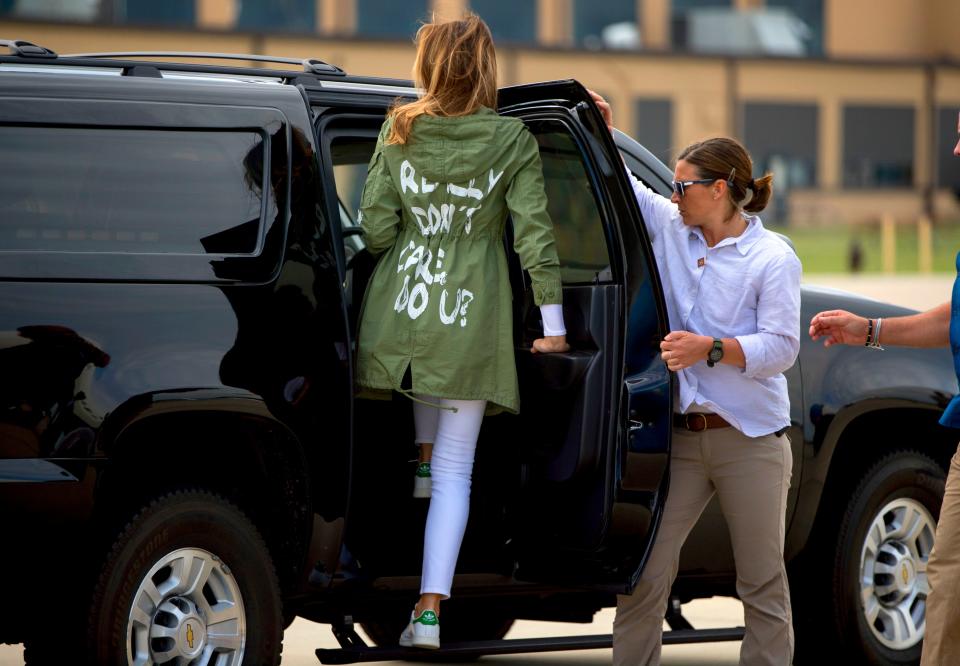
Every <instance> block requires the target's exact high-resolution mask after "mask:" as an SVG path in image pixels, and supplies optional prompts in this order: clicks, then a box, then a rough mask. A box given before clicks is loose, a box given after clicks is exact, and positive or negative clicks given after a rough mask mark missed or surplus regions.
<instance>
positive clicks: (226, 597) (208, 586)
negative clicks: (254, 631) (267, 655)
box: [127, 548, 246, 666]
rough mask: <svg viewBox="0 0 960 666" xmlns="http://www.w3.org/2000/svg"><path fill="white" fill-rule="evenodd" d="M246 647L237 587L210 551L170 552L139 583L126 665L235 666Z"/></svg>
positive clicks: (226, 570) (129, 626)
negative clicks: (187, 665) (184, 665)
mask: <svg viewBox="0 0 960 666" xmlns="http://www.w3.org/2000/svg"><path fill="white" fill-rule="evenodd" d="M245 645H246V620H245V616H244V612H243V599H242V598H241V596H240V588H239V586H238V585H237V581H236V579H235V578H234V577H233V574H232V573H231V572H230V569H229V567H227V566H226V565H225V564H223V563H222V562H221V561H220V560H219V559H218V558H217V556H215V555H213V554H212V553H209V552H207V551H205V550H201V549H198V548H184V549H181V550H176V551H173V552H172V553H169V554H168V555H166V556H164V557H163V558H161V559H160V561H158V562H157V563H156V564H155V565H154V566H153V568H152V569H150V572H149V573H148V574H147V575H146V576H145V577H144V579H143V581H142V582H141V583H140V587H139V588H138V589H137V593H136V594H135V595H134V597H133V605H132V607H131V609H130V616H129V618H128V621H127V663H129V664H131V665H133V666H152V665H154V664H167V663H169V664H176V665H177V666H180V665H181V664H196V665H198V666H202V665H207V664H214V663H215V664H217V666H239V665H240V664H241V662H242V661H243V651H244V646H245Z"/></svg>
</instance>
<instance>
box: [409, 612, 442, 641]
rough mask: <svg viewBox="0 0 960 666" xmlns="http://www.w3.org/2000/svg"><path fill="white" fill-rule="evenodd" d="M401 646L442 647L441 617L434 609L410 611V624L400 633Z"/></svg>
mask: <svg viewBox="0 0 960 666" xmlns="http://www.w3.org/2000/svg"><path fill="white" fill-rule="evenodd" d="M400 645H401V647H415V648H423V649H425V650H436V649H437V648H439V647H440V619H439V618H438V617H437V614H436V613H434V612H433V611H432V610H425V611H422V612H421V613H420V615H417V611H415V610H414V611H413V612H412V613H410V624H408V625H407V628H406V629H404V630H403V633H402V634H400Z"/></svg>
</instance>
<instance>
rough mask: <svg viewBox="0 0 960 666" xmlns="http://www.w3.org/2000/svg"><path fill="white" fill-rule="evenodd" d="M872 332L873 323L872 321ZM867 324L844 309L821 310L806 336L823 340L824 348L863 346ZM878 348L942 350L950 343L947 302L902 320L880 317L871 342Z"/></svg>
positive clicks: (812, 320)
mask: <svg viewBox="0 0 960 666" xmlns="http://www.w3.org/2000/svg"><path fill="white" fill-rule="evenodd" d="M873 323H874V331H876V325H877V320H876V319H874V322H873ZM868 328H869V321H868V318H867V317H861V316H859V315H855V314H853V313H852V312H847V311H846V310H825V311H823V312H818V313H817V314H815V315H814V316H813V319H811V320H810V337H811V338H813V339H814V340H819V339H820V338H823V339H824V342H823V344H824V346H825V347H829V346H830V345H836V344H843V345H864V344H866V342H867V330H868ZM875 342H876V343H877V344H880V345H899V346H902V347H946V346H948V345H949V344H950V302H949V301H948V302H946V303H943V304H942V305H938V306H937V307H935V308H931V309H929V310H927V311H926V312H921V313H919V314H915V315H908V316H906V317H883V322H882V323H881V324H880V336H879V339H878V340H875Z"/></svg>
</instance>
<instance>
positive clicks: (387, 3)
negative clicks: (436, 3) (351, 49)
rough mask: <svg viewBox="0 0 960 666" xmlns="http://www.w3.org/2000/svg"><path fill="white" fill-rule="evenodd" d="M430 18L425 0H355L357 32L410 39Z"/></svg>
mask: <svg viewBox="0 0 960 666" xmlns="http://www.w3.org/2000/svg"><path fill="white" fill-rule="evenodd" d="M429 18H430V7H429V4H428V2H427V0H404V2H397V1H396V0H357V34H359V35H361V36H364V37H398V38H404V39H412V38H413V36H414V35H415V34H417V30H418V29H419V28H420V25H421V21H425V20H427V19H429Z"/></svg>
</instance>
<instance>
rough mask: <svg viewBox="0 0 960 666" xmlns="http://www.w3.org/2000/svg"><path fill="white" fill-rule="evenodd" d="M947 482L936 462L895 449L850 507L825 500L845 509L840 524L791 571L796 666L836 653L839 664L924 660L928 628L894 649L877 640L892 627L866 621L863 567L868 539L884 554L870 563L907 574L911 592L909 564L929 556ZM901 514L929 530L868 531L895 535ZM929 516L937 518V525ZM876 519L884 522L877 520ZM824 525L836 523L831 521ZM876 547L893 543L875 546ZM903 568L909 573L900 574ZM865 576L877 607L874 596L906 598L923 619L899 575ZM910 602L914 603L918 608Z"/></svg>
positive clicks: (887, 600) (870, 571) (870, 569)
mask: <svg viewBox="0 0 960 666" xmlns="http://www.w3.org/2000/svg"><path fill="white" fill-rule="evenodd" d="M945 480H946V475H945V473H944V471H943V469H942V468H941V467H940V466H939V465H938V464H937V463H936V462H934V460H933V459H931V458H929V457H928V456H926V455H924V454H922V453H919V452H916V451H897V452H895V453H891V454H889V455H887V456H885V457H883V458H881V459H880V460H879V461H877V462H876V463H875V464H874V465H873V466H871V467H870V469H869V470H868V471H867V472H866V473H865V474H864V475H863V476H862V477H861V480H860V483H859V484H858V485H857V487H856V489H855V490H854V491H853V492H852V493H849V494H847V496H846V498H845V499H846V503H845V505H836V504H834V505H833V506H831V505H830V503H821V507H820V511H831V510H833V509H834V507H836V508H838V509H839V508H840V506H844V512H843V514H842V518H841V519H840V520H839V521H832V522H833V527H834V529H826V530H819V537H820V543H817V544H811V548H814V549H816V550H814V551H813V552H811V553H806V554H805V557H804V558H802V561H803V563H804V564H805V565H806V566H804V569H803V570H802V571H801V570H798V567H794V568H793V570H792V571H791V587H792V590H793V596H794V602H795V603H794V608H795V613H794V626H795V628H796V630H797V660H796V663H797V664H813V663H822V659H823V655H824V654H827V653H830V652H833V651H834V650H835V651H836V652H835V654H837V655H838V656H839V655H843V656H844V657H845V659H841V661H842V662H843V663H850V664H854V663H855V664H871V665H875V666H890V665H895V664H917V663H919V661H920V650H921V646H922V641H920V640H919V638H922V631H921V632H919V636H918V637H917V638H914V639H910V640H901V641H899V644H897V645H896V646H894V647H891V646H889V645H886V644H884V642H883V640H881V638H880V637H878V634H879V635H881V636H882V635H883V630H884V629H885V628H886V627H885V624H884V617H885V616H884V615H880V616H875V619H874V621H873V623H872V624H873V625H874V626H873V627H871V623H869V622H868V618H867V616H866V611H865V605H864V603H863V602H862V601H861V599H862V598H863V595H864V588H863V587H862V585H861V580H860V578H861V563H862V561H863V559H864V558H863V555H864V552H865V550H866V544H867V543H868V541H869V542H870V543H871V544H872V546H871V548H870V549H869V550H866V552H870V553H879V554H878V555H876V557H873V556H871V557H869V558H867V561H868V562H875V563H881V564H884V565H885V567H884V570H886V569H890V568H892V569H893V570H894V571H897V572H898V573H899V572H901V571H903V572H904V573H903V586H904V589H905V590H906V589H912V588H909V587H908V584H909V585H914V582H913V581H914V580H916V577H915V576H912V572H913V569H911V568H909V567H912V563H913V562H914V561H915V559H916V558H913V557H912V556H911V555H910V553H912V552H913V553H919V554H920V556H921V557H920V559H921V560H922V559H923V558H924V557H925V556H927V555H928V554H929V548H930V547H931V546H932V529H935V527H936V522H935V521H936V520H937V519H938V518H939V515H940V504H941V502H942V500H943V492H944V484H945ZM897 507H900V508H899V509H898V508H897ZM898 511H899V512H900V513H897V512H898ZM897 515H912V516H915V517H916V518H917V519H918V523H919V524H922V525H923V527H922V529H921V530H920V532H919V536H915V537H910V538H904V539H900V538H899V537H896V538H894V537H891V538H885V537H878V536H877V534H878V533H877V532H876V530H875V531H874V532H871V531H870V530H871V525H875V524H878V525H883V526H886V527H885V528H884V530H886V529H889V530H890V533H891V534H893V533H894V532H895V531H896V530H895V527H896V525H897V521H896V519H895V518H896V516H897ZM928 518H932V521H933V522H932V526H931V523H930V522H929V521H928ZM877 520H879V521H880V522H879V523H875V521H877ZM825 523H827V524H829V523H831V521H830V520H829V519H827V520H825ZM931 527H932V529H931ZM881 534H882V532H881ZM877 543H883V544H887V545H886V546H885V547H883V548H881V549H877V548H875V545H876V544H877ZM901 547H903V548H901ZM904 548H905V549H906V550H904ZM891 551H896V552H899V553H902V554H903V555H904V556H905V558H906V559H904V560H897V559H891V556H890V552H891ZM904 565H906V566H907V567H908V568H907V569H902V567H904ZM865 579H866V580H870V581H872V583H873V585H874V588H873V589H874V591H875V592H874V593H873V594H871V593H870V591H869V589H868V590H867V594H866V596H867V598H870V599H871V602H870V605H871V607H876V604H875V603H874V602H873V601H872V600H873V599H877V600H880V599H883V604H881V606H884V604H891V605H894V606H895V605H897V603H898V599H900V598H901V597H902V599H903V601H902V602H899V603H902V604H903V605H904V607H909V608H911V609H912V611H913V613H914V614H915V616H916V617H917V618H919V617H921V614H922V613H923V612H924V610H923V606H924V604H922V603H920V599H919V598H916V599H914V597H913V594H912V593H910V592H903V594H901V593H900V591H899V590H900V588H899V585H900V583H899V582H898V581H897V576H894V575H890V574H888V573H879V574H877V573H876V571H875V566H874V565H869V564H868V565H867V567H866V568H865ZM891 584H892V585H895V586H898V587H897V590H896V591H894V592H891V593H889V594H882V593H881V592H882V590H883V589H884V586H888V585H891ZM911 599H914V601H913V602H912V604H911V601H910V600H911ZM885 607H886V608H889V606H885ZM914 621H916V622H917V624H919V623H920V622H919V621H917V620H914ZM887 640H890V639H889V637H888V638H887Z"/></svg>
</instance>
